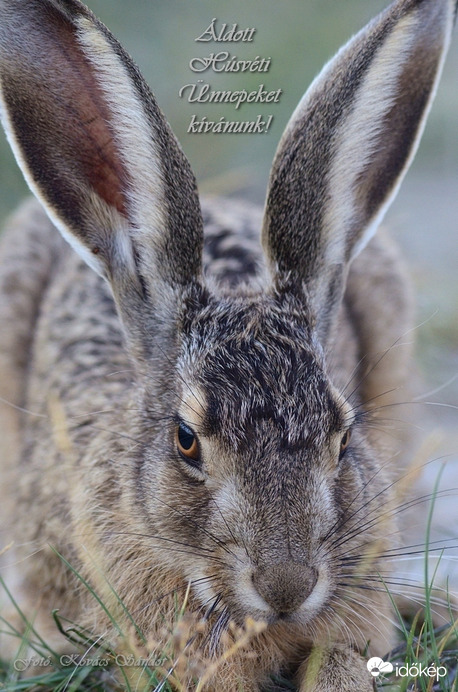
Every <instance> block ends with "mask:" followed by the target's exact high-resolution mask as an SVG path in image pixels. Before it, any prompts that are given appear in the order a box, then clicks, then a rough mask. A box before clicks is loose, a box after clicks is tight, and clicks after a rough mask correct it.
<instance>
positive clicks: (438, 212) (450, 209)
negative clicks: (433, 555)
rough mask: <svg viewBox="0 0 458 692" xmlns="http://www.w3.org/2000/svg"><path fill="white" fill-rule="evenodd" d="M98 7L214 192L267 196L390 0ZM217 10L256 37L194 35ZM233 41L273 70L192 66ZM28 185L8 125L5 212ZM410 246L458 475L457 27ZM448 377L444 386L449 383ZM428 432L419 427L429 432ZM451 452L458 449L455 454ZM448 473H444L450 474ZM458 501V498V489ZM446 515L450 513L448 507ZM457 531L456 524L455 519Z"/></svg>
mask: <svg viewBox="0 0 458 692" xmlns="http://www.w3.org/2000/svg"><path fill="white" fill-rule="evenodd" d="M88 4H89V5H90V7H91V9H92V10H93V11H94V12H95V13H96V14H97V15H98V16H99V17H100V18H101V19H102V21H104V22H105V23H106V24H107V25H108V26H109V28H110V29H111V30H112V31H113V33H114V34H115V35H116V36H117V37H118V38H119V39H120V40H121V42H122V43H123V45H124V46H125V47H126V48H127V50H128V52H129V53H130V54H131V55H132V57H133V58H134V60H135V61H136V62H137V63H138V65H139V66H140V68H141V70H142V71H143V73H144V75H145V77H146V79H147V81H148V82H149V84H150V86H151V88H152V90H153V92H154V93H155V95H156V98H157V101H158V103H159V105H160V107H161V108H162V110H163V111H164V113H165V115H166V117H167V119H168V120H169V122H170V123H171V125H172V128H173V130H174V132H175V134H176V135H177V137H178V138H179V140H180V142H181V144H182V146H183V148H184V150H185V152H186V154H187V156H188V158H189V159H190V161H191V165H192V167H193V169H194V171H195V172H196V175H197V179H198V183H199V187H200V189H201V191H202V192H206V193H210V194H211V193H224V194H230V195H242V196H244V197H248V198H249V199H252V200H254V201H258V202H259V203H262V202H263V199H264V193H265V188H266V183H267V176H268V172H269V166H270V162H271V161H272V157H273V154H274V152H275V149H276V146H277V142H278V140H279V138H280V136H281V133H282V131H283V129H284V127H285V125H286V123H287V121H288V119H289V116H290V115H291V113H292V111H293V109H294V108H295V106H296V104H297V102H298V101H299V99H300V98H301V96H302V94H303V92H304V91H305V89H306V88H307V86H308V84H309V83H310V81H311V80H312V79H313V77H314V76H315V75H316V73H317V72H318V71H319V70H320V68H321V66H322V65H323V64H324V63H325V62H326V61H327V60H328V59H329V58H330V57H331V56H332V55H333V53H334V52H335V51H336V50H337V49H338V48H339V47H340V45H341V44H342V43H344V42H345V41H346V40H347V39H348V38H349V37H350V36H351V35H352V34H353V33H355V32H356V31H357V30H359V29H360V28H361V27H362V26H363V25H364V24H365V23H366V22H367V21H368V20H369V19H370V18H371V17H372V16H374V15H375V14H376V13H377V12H378V11H380V10H381V9H383V8H384V7H385V6H386V5H387V0H341V1H340V2H336V0H281V2H279V0H262V2H261V1H260V0H231V1H230V2H222V0H129V2H128V3H127V2H125V1H124V0H88ZM213 18H217V20H218V21H217V24H216V26H217V27H218V28H220V27H221V26H222V24H223V23H226V24H227V25H228V28H230V27H231V26H232V25H233V24H234V23H237V24H238V26H239V28H241V29H244V28H247V27H250V28H251V27H254V28H256V33H255V35H254V40H253V41H252V42H248V43H213V42H210V43H203V42H195V38H196V37H198V36H199V35H201V34H202V32H204V31H205V29H206V28H207V27H208V26H209V25H210V23H211V21H212V19H213ZM218 51H228V52H229V53H230V54H231V55H232V56H237V58H239V59H253V58H255V57H256V56H259V57H263V58H271V66H270V69H269V71H268V72H267V73H257V72H254V73H245V74H243V73H222V74H217V73H215V72H213V71H211V70H208V71H206V72H204V73H202V74H197V73H194V72H192V71H191V69H190V67H189V61H190V60H191V59H192V58H195V57H205V56H208V55H209V54H210V53H212V52H215V53H216V52H218ZM198 78H202V79H203V80H204V82H208V83H209V84H210V85H211V87H212V88H213V89H218V90H219V89H222V90H224V89H231V90H237V89H246V90H248V91H249V90H253V89H257V87H258V86H259V84H264V85H265V87H266V88H267V90H277V89H282V91H283V93H282V95H281V98H280V102H279V103H275V104H255V105H247V104H245V105H243V106H242V107H241V108H240V109H239V110H235V109H234V107H233V106H231V105H224V104H198V103H194V104H190V103H188V102H187V100H186V99H185V98H181V99H180V98H179V94H178V92H179V90H180V88H181V87H182V86H184V85H186V84H190V83H194V82H196V81H197V79H198ZM193 114H196V115H197V116H199V119H200V118H201V117H202V116H206V117H207V118H208V119H209V120H219V118H220V117H222V116H224V117H225V118H227V119H228V120H253V119H255V118H256V116H257V115H258V114H262V115H263V116H269V115H273V121H272V125H271V127H270V129H269V131H268V133H267V134H190V133H187V128H188V126H189V123H190V120H191V117H192V115H193ZM25 194H27V190H26V187H25V184H24V182H23V180H22V176H21V174H20V173H19V170H18V168H17V166H16V164H15V163H14V161H13V158H12V156H11V153H10V151H9V148H8V146H7V145H6V142H5V139H4V137H3V136H1V137H0V218H1V220H2V221H3V219H4V217H5V216H6V215H7V214H8V213H9V212H10V211H11V210H12V209H13V208H14V206H15V205H16V204H17V202H18V201H19V200H20V199H21V198H22V197H23V196H24V195H25ZM385 225H388V226H389V227H390V229H391V231H392V234H393V235H394V236H395V237H396V239H397V240H398V241H399V243H400V244H401V246H402V247H403V250H404V254H405V256H406V258H407V259H408V262H409V264H410V267H411V271H412V276H413V279H414V281H415V284H416V287H417V296H418V316H417V324H418V325H420V326H419V327H418V329H417V330H416V333H415V336H416V339H417V342H418V346H417V356H418V363H419V368H420V370H421V373H422V378H423V381H422V384H421V385H420V386H419V394H422V393H427V392H429V391H430V390H435V389H436V388H441V389H440V391H439V392H437V393H435V394H431V396H428V397H426V398H427V400H429V401H437V402H441V403H443V404H447V405H450V407H447V406H443V407H425V406H419V407H418V409H416V410H417V411H418V421H417V422H418V427H419V428H420V429H421V430H422V431H423V432H427V431H428V430H432V429H435V428H437V429H440V430H441V431H442V433H441V435H442V437H441V443H440V447H439V448H438V451H437V452H435V454H436V455H437V456H439V454H447V455H451V457H450V464H449V466H450V468H451V471H450V473H451V474H452V476H453V475H454V476H455V485H458V473H457V472H456V470H455V469H456V468H457V467H458V458H457V457H458V454H457V450H458V432H457V430H458V425H457V423H458V415H457V414H458V412H457V410H456V409H453V408H451V407H452V406H456V405H457V403H458V380H454V381H451V380H452V378H453V377H454V376H455V374H456V373H457V371H458V309H457V304H458V279H457V276H458V31H457V32H455V36H454V41H453V43H452V47H451V52H450V54H449V56H448V59H447V63H446V66H445V71H444V75H443V78H442V82H441V84H440V88H439V91H438V94H437V98H436V101H435V103H434V106H433V110H432V112H431V115H430V117H429V121H428V124H427V128H426V131H425V134H424V137H423V140H422V143H421V146H420V150H419V152H418V155H417V157H416V160H415V162H414V164H413V166H412V169H411V171H410V172H409V174H408V176H407V179H406V181H405V182H404V184H403V187H402V189H401V192H400V194H399V196H398V198H397V200H396V202H395V203H394V205H393V206H392V208H391V209H390V211H389V214H388V216H387V218H386V220H385ZM444 385H445V386H444ZM422 434H423V433H422ZM453 455H454V456H453ZM452 476H450V477H447V478H449V480H447V479H446V481H445V483H446V484H447V483H448V484H449V485H450V484H451V483H453V479H452ZM454 504H456V502H455V501H454ZM448 525H450V519H448ZM452 529H454V532H455V533H457V531H456V529H457V524H455V525H454V526H452V527H451V530H452Z"/></svg>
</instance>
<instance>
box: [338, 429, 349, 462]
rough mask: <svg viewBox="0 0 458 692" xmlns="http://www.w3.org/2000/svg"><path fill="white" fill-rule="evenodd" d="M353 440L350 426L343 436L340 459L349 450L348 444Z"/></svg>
mask: <svg viewBox="0 0 458 692" xmlns="http://www.w3.org/2000/svg"><path fill="white" fill-rule="evenodd" d="M350 440H351V430H350V428H349V429H348V430H347V431H346V432H345V434H344V436H343V437H342V439H341V441H340V454H339V459H342V457H343V455H344V454H345V452H346V451H347V448H348V445H349V444H350Z"/></svg>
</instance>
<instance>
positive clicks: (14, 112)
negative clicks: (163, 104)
mask: <svg viewBox="0 0 458 692" xmlns="http://www.w3.org/2000/svg"><path fill="white" fill-rule="evenodd" d="M0 87H1V101H2V103H1V106H2V119H3V123H4V126H5V129H6V132H7V136H8V138H9V141H10V143H11V146H12V148H13V150H14V153H15V155H16V158H17V160H18V163H19V165H20V167H21V169H22V171H23V173H24V175H25V177H26V180H27V182H28V184H29V185H30V187H31V189H32V190H33V192H34V193H35V194H36V195H37V197H38V198H39V199H40V200H41V202H42V203H43V205H44V207H45V208H46V210H47V212H48V214H49V216H50V217H51V219H52V221H53V222H54V223H55V224H56V226H57V227H58V228H59V229H60V231H61V232H62V233H63V235H64V236H65V237H66V238H67V239H68V240H69V241H70V243H71V244H72V245H73V246H74V247H75V248H76V249H77V251H78V252H79V253H80V254H81V255H82V256H83V257H84V259H85V260H86V261H87V262H88V264H90V265H91V266H92V267H93V268H94V269H95V270H96V271H97V272H99V273H100V274H102V275H103V276H104V277H105V278H107V279H108V281H109V282H110V284H111V286H112V290H113V293H114V296H115V299H116V301H117V303H118V307H119V309H120V311H121V314H122V316H123V318H124V321H126V320H127V322H129V321H130V322H132V321H134V322H136V324H137V326H138V325H139V324H141V322H142V317H141V316H139V315H138V312H139V310H140V311H141V310H146V311H148V314H150V315H151V313H153V312H154V311H155V310H156V309H158V310H160V307H161V306H162V304H165V305H166V306H168V307H170V300H173V296H174V295H177V294H178V293H179V291H180V290H182V289H183V287H185V286H186V285H188V284H190V283H192V282H195V281H198V280H199V277H200V273H201V250H202V219H201V212H200V206H199V202H198V197H197V190H196V184H195V180H194V176H193V174H192V172H191V170H190V167H189V164H188V161H187V160H186V158H185V156H184V154H183V152H182V151H181V149H180V147H179V145H178V144H177V142H176V140H175V137H174V135H173V134H172V132H171V131H170V129H169V127H168V125H167V123H166V121H165V119H164V117H163V115H162V113H161V112H160V110H159V109H158V107H157V105H156V102H155V100H154V98H153V96H152V94H151V92H150V91H149V89H148V86H147V85H146V83H145V82H144V80H143V78H142V77H141V75H140V74H139V72H138V70H137V68H136V67H135V65H134V64H133V62H132V60H131V59H130V58H129V56H128V55H127V54H126V53H125V51H124V50H123V49H122V48H121V46H120V45H119V43H118V42H117V41H116V40H115V39H114V38H113V36H112V35H111V34H110V33H109V32H108V30H107V29H106V28H105V27H104V26H103V25H102V24H101V23H100V22H99V21H98V20H97V19H96V18H95V17H94V16H93V14H92V13H91V12H90V11H89V10H88V9H87V8H86V7H85V6H84V5H83V4H82V3H80V2H79V0H0ZM177 289H178V290H177ZM152 307H153V310H151V308H152ZM133 315H136V317H132V316H133ZM130 326H132V325H130ZM134 326H135V325H134Z"/></svg>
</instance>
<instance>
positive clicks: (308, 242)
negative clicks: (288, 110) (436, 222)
mask: <svg viewBox="0 0 458 692" xmlns="http://www.w3.org/2000/svg"><path fill="white" fill-rule="evenodd" d="M455 12H456V0H396V2H394V3H393V4H392V5H390V6H389V7H388V8H387V9H386V10H385V11H384V12H383V13H382V14H380V15H379V16H378V17H377V18H376V19H375V20H374V21H373V22H371V23H370V24H368V26H367V27H366V28H364V29H363V30H362V31H361V32H360V33H359V34H357V35H356V36H355V37H354V38H353V39H351V40H350V42H349V43H348V44H347V45H346V46H344V47H343V48H342V49H341V51H340V52H339V53H338V54H337V55H336V56H335V58H334V59H333V60H332V61H331V62H330V63H329V64H328V65H327V66H326V67H325V68H324V70H323V71H322V73H321V74H320V75H319V76H318V77H317V78H316V80H315V81H314V82H313V84H312V85H311V87H310V89H309V90H308V92H307V93H306V94H305V96H304V97H303V99H302V101H301V102H300V103H299V105H298V107H297V109H296V111H295V112H294V114H293V116H292V118H291V120H290V122H289V124H288V126H287V128H286V131H285V133H284V135H283V137H282V139H281V142H280V144H279V147H278V150H277V153H276V156H275V159H274V163H273V167H272V172H271V177H270V183H269V190H268V195H267V201H266V209H265V218H264V226H263V244H264V248H265V251H266V253H267V256H268V259H269V263H270V268H271V272H272V274H273V277H274V281H275V282H276V283H282V280H284V279H286V278H288V283H291V282H293V283H296V284H299V285H302V286H303V287H304V289H305V291H306V294H307V297H308V300H309V301H310V307H311V309H312V312H313V313H314V315H315V319H316V321H317V329H318V334H319V336H320V339H321V340H322V342H323V343H325V341H326V338H327V335H328V332H329V329H330V326H331V325H332V323H333V320H334V318H335V315H336V312H337V309H338V307H339V305H340V301H341V299H342V295H343V291H344V288H345V281H346V274H347V269H348V265H349V262H350V261H351V259H352V258H353V257H354V256H355V255H356V254H357V253H358V252H359V251H360V250H361V249H362V248H363V247H364V245H365V244H366V243H367V242H368V240H369V239H370V238H371V236H372V235H373V233H374V232H375V230H376V228H377V225H378V224H379V223H380V221H381V219H382V217H383V215H384V213H385V211H386V209H387V207H388V206H389V204H390V203H391V201H392V200H393V198H394V196H395V195H396V192H397V190H398V188H399V185H400V183H401V181H402V179H403V177H404V175H405V173H406V171H407V169H408V167H409V164H410V162H411V161H412V158H413V155H414V153H415V151H416V148H417V145H418V142H419V139H420V136H421V133H422V131H423V127H424V124H425V119H426V116H427V114H428V111H429V107H430V105H431V101H432V99H433V96H434V93H435V90H436V86H437V83H438V80H439V76H440V73H441V69H442V66H443V63H444V56H445V53H446V50H447V47H448V44H449V40H450V34H451V30H452V25H453V20H454V15H455Z"/></svg>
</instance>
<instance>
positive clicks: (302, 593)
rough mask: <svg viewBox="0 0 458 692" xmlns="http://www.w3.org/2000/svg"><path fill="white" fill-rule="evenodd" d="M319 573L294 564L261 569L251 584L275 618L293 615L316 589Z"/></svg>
mask: <svg viewBox="0 0 458 692" xmlns="http://www.w3.org/2000/svg"><path fill="white" fill-rule="evenodd" d="M317 579H318V571H317V570H316V569H314V568H313V567H309V566H307V565H301V564H297V563H295V562H285V563H282V564H274V565H266V566H262V567H261V566H260V567H257V568H256V569H255V571H254V572H253V575H252V581H253V585H254V587H255V589H256V591H257V592H258V594H259V595H260V596H262V598H263V599H264V601H265V602H266V603H267V604H268V605H269V606H270V607H271V608H272V609H273V610H274V611H275V613H276V615H277V616H278V617H285V616H287V615H291V614H292V613H294V612H295V611H296V610H298V608H300V606H301V605H302V604H303V603H304V601H305V600H306V599H307V597H308V596H310V594H311V593H312V591H313V589H314V588H315V584H316V582H317Z"/></svg>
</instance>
